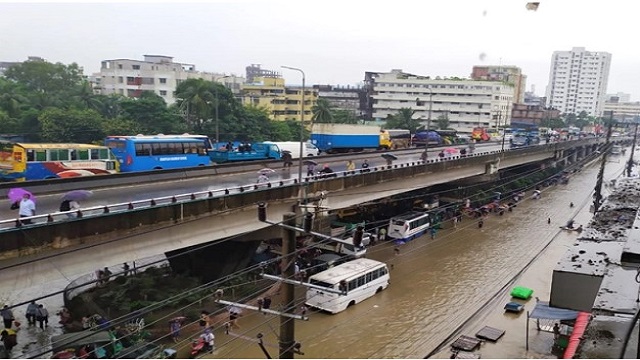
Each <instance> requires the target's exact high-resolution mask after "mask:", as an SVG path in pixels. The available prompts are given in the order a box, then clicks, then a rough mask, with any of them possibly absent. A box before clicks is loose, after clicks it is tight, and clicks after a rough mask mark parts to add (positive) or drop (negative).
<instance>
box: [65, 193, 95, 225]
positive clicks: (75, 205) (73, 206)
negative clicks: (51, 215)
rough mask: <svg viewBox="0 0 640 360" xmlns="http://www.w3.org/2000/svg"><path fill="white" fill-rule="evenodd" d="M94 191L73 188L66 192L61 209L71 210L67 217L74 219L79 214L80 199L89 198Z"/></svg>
mask: <svg viewBox="0 0 640 360" xmlns="http://www.w3.org/2000/svg"><path fill="white" fill-rule="evenodd" d="M91 195H93V193H92V192H91V191H89V190H73V191H69V192H68V193H66V194H64V196H63V197H62V203H60V211H71V210H74V212H70V213H67V217H69V218H70V219H73V218H75V217H77V216H78V213H77V210H78V209H80V203H79V202H80V201H81V200H86V199H88V198H89V197H90V196H91Z"/></svg>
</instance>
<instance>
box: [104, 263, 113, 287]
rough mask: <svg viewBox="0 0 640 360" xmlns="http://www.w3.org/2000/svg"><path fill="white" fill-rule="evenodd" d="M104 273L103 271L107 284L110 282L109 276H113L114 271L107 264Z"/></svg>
mask: <svg viewBox="0 0 640 360" xmlns="http://www.w3.org/2000/svg"><path fill="white" fill-rule="evenodd" d="M102 273H103V278H104V283H105V284H106V283H108V282H109V278H111V274H113V273H112V272H111V270H109V268H108V267H106V266H105V267H104V270H102Z"/></svg>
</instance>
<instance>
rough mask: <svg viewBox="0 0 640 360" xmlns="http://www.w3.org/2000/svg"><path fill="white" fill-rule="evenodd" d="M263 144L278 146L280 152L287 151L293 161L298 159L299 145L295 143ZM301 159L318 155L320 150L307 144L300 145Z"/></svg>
mask: <svg viewBox="0 0 640 360" xmlns="http://www.w3.org/2000/svg"><path fill="white" fill-rule="evenodd" d="M264 143H265V144H275V145H278V147H279V148H280V151H288V152H290V153H291V157H292V158H293V159H297V158H299V157H300V143H299V142H297V141H265V142H264ZM302 151H303V152H304V156H303V157H311V156H318V155H320V150H319V149H318V148H317V147H316V146H315V145H313V144H311V143H309V142H305V143H302Z"/></svg>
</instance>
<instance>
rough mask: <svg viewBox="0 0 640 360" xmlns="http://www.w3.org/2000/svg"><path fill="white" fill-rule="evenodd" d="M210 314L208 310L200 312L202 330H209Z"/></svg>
mask: <svg viewBox="0 0 640 360" xmlns="http://www.w3.org/2000/svg"><path fill="white" fill-rule="evenodd" d="M209 321H210V319H209V312H208V311H206V310H202V311H201V312H200V321H199V322H198V324H199V325H200V327H201V328H204V329H206V328H208V327H209Z"/></svg>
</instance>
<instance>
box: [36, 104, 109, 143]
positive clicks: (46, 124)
mask: <svg viewBox="0 0 640 360" xmlns="http://www.w3.org/2000/svg"><path fill="white" fill-rule="evenodd" d="M38 120H39V121H40V123H41V125H42V139H43V140H44V141H48V142H77V143H83V144H89V143H91V142H93V141H96V140H100V139H102V138H103V137H104V133H103V131H102V127H101V125H102V117H101V116H100V114H98V113H97V112H96V111H95V110H78V109H68V110H66V109H47V110H45V111H43V112H42V113H41V114H40V116H39V117H38Z"/></svg>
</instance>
